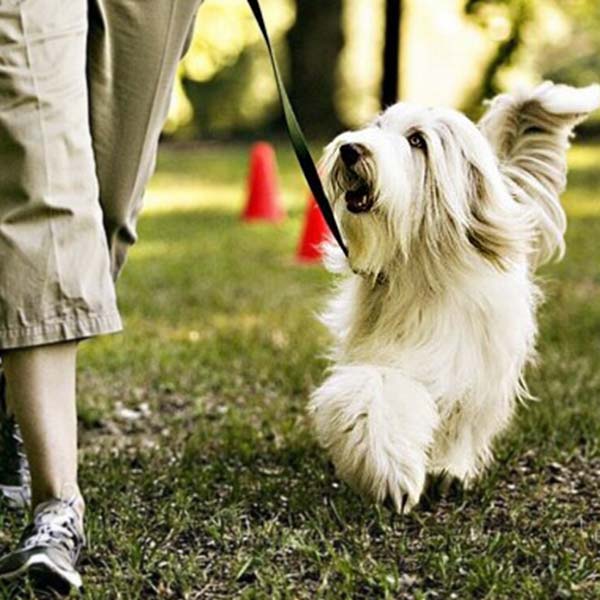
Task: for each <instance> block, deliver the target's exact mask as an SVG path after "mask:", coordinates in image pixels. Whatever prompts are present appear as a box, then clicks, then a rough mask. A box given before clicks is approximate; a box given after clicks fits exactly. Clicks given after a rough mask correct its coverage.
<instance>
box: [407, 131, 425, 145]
mask: <svg viewBox="0 0 600 600" xmlns="http://www.w3.org/2000/svg"><path fill="white" fill-rule="evenodd" d="M408 143H409V144H410V145H411V146H412V147H413V148H425V139H424V138H423V136H422V135H421V134H420V133H412V134H411V135H409V136H408Z"/></svg>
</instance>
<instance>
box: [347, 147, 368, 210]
mask: <svg viewBox="0 0 600 600" xmlns="http://www.w3.org/2000/svg"><path fill="white" fill-rule="evenodd" d="M367 156H368V150H367V149H366V148H365V147H364V146H363V145H361V144H343V145H342V146H340V159H341V161H342V163H343V165H344V167H345V168H346V170H347V172H348V174H349V175H350V188H349V189H348V190H347V191H346V194H345V200H346V207H347V208H348V210H349V211H350V212H351V213H354V214H359V213H364V212H368V211H370V210H371V209H372V208H373V204H374V200H373V195H372V194H371V188H370V186H369V184H368V183H367V181H365V179H363V178H362V177H361V175H360V173H359V167H360V162H361V161H362V160H363V159H365V158H366V157H367Z"/></svg>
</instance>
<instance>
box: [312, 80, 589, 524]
mask: <svg viewBox="0 0 600 600" xmlns="http://www.w3.org/2000/svg"><path fill="white" fill-rule="evenodd" d="M599 104H600V86H597V85H594V86H590V87H587V88H582V89H575V88H571V87H567V86H563V85H554V84H552V83H550V82H547V83H544V84H543V85H540V86H539V87H537V88H536V89H534V90H532V91H529V92H521V93H517V94H515V95H501V96H498V97H497V98H495V99H494V100H493V101H492V102H491V103H490V106H489V109H488V111H487V113H486V114H485V116H484V117H483V119H482V120H481V122H480V123H479V124H478V125H474V124H473V123H472V122H471V121H470V120H469V119H467V118H466V117H465V116H464V115H462V114H460V113H458V112H455V111H453V110H449V109H439V108H433V109H432V108H423V107H420V106H415V105H412V104H407V103H400V104H397V105H395V106H393V107H391V108H390V109H388V110H387V111H385V112H384V113H383V114H382V115H380V116H379V117H377V118H376V119H375V120H374V121H373V122H372V123H371V124H369V125H368V126H367V127H366V128H364V129H361V130H359V131H355V132H347V133H344V134H342V135H340V136H339V137H338V138H336V139H335V140H334V141H333V142H332V143H331V144H330V145H329V146H328V147H327V148H326V151H325V156H324V159H323V162H322V168H323V174H324V176H325V183H326V188H327V191H328V195H329V198H330V199H331V202H332V206H333V209H334V212H335V214H336V217H337V219H338V222H339V223H340V225H341V229H342V233H343V235H344V237H345V239H346V241H347V244H348V248H349V257H348V259H346V258H345V257H344V256H343V254H342V253H341V251H339V250H338V249H337V248H336V247H334V246H333V245H331V246H330V247H328V249H327V254H328V256H327V261H326V262H327V264H328V266H329V268H330V269H331V270H333V271H335V272H342V273H345V274H346V275H345V277H344V278H343V279H342V280H341V283H340V285H339V289H338V291H337V294H336V295H335V296H334V298H333V299H332V301H331V302H330V303H329V305H328V308H327V310H326V312H325V314H324V315H323V321H324V322H325V323H326V325H327V326H328V327H329V329H330V330H331V332H332V334H333V335H334V337H335V344H334V347H333V350H332V359H333V361H334V363H335V364H334V366H333V367H332V369H331V372H330V374H329V376H328V378H327V379H326V381H325V382H324V383H323V384H322V385H321V387H320V388H319V389H317V390H316V392H314V394H313V396H312V399H311V403H310V413H311V415H312V418H313V421H314V424H315V428H316V431H317V435H318V438H319V441H320V443H321V444H322V445H323V446H324V447H325V448H326V449H327V451H328V453H329V455H330V457H331V459H332V460H333V463H334V464H335V467H336V470H337V473H338V474H339V476H340V477H341V478H343V479H345V480H346V481H347V482H348V483H350V484H351V485H352V486H353V487H355V488H357V489H358V490H359V491H361V492H363V493H365V494H367V495H369V496H371V497H373V498H374V499H375V500H377V501H382V500H384V499H386V498H390V499H391V500H392V501H393V503H394V505H395V507H396V509H397V510H398V511H399V512H402V511H406V510H409V509H410V508H411V507H412V506H414V505H415V504H416V503H417V502H418V500H419V497H420V495H421V493H422V490H423V487H424V483H425V478H426V474H428V473H430V474H434V475H435V474H442V475H443V476H445V477H451V478H458V479H459V480H461V481H462V482H463V483H464V484H465V485H468V484H469V483H471V482H472V481H473V480H474V478H476V477H477V476H478V475H479V474H480V473H481V471H482V469H483V468H484V467H485V466H486V464H487V463H489V461H490V459H491V457H492V451H491V447H492V442H493V440H494V438H495V437H496V435H497V434H498V433H499V432H500V431H502V430H503V429H504V428H505V427H506V425H507V424H508V423H509V421H510V418H511V416H512V414H513V412H514V409H515V405H516V403H517V402H518V401H519V400H523V399H525V398H528V397H529V396H528V392H527V388H526V386H525V384H524V382H523V372H524V369H525V367H526V365H527V364H528V363H529V362H531V361H532V360H533V358H534V357H535V350H534V346H535V338H536V314H535V313H536V307H537V305H538V303H539V301H540V298H541V293H540V290H539V289H538V287H537V286H536V283H535V280H534V271H535V269H536V267H537V266H539V265H540V264H542V263H544V262H546V261H548V260H549V259H551V258H552V257H554V256H558V257H560V256H562V254H563V252H564V240H563V234H564V232H565V226H566V220H565V214H564V212H563V209H562V207H561V205H560V201H559V195H560V194H561V192H562V191H563V189H564V187H565V182H566V159H565V155H566V150H567V148H568V146H569V138H570V136H571V134H572V130H573V127H574V126H575V125H576V124H577V123H579V122H580V121H582V120H583V119H584V118H585V117H586V115H587V114H588V113H589V112H590V111H592V110H594V109H596V108H597V107H598V106H599Z"/></svg>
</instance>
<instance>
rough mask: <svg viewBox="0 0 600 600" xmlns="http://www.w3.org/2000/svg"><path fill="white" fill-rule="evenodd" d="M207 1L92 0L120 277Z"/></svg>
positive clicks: (100, 161) (108, 223) (107, 204)
mask: <svg viewBox="0 0 600 600" xmlns="http://www.w3.org/2000/svg"><path fill="white" fill-rule="evenodd" d="M201 2H202V0H153V2H152V6H151V7H149V6H148V5H147V3H145V2H140V1H139V0H91V3H90V30H89V39H88V81H89V90H90V113H91V129H92V140H93V147H94V155H95V159H96V172H97V175H98V181H99V185H100V203H101V205H102V212H103V215H104V227H105V230H106V235H107V239H108V245H109V249H110V255H111V266H112V272H113V277H115V278H116V277H117V275H118V273H119V272H120V270H121V269H122V267H123V264H124V262H125V258H126V254H127V250H128V249H129V248H130V246H131V245H132V244H134V243H135V241H136V237H137V236H136V221H137V217H138V214H139V211H140V209H141V207H142V197H143V194H144V190H145V187H146V184H147V182H148V179H149V178H150V176H151V175H152V172H153V170H154V166H155V159H156V152H157V147H158V140H159V136H160V133H161V130H162V127H163V124H164V121H165V119H166V116H167V111H168V108H169V101H170V99H171V91H172V89H173V82H174V79H175V74H176V71H177V66H178V64H179V61H180V59H181V56H182V54H183V53H184V52H185V50H186V47H187V45H188V43H189V41H190V36H191V32H192V29H193V23H194V19H195V15H196V12H197V10H198V6H199V5H200V4H201Z"/></svg>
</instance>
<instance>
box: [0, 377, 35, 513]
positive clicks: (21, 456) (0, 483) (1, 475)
mask: <svg viewBox="0 0 600 600" xmlns="http://www.w3.org/2000/svg"><path fill="white" fill-rule="evenodd" d="M0 495H2V496H3V497H4V498H5V499H6V500H7V501H8V503H9V505H10V506H12V507H14V508H26V507H28V506H29V504H30V502H31V477H30V474H29V463H28V462H27V457H26V456H25V450H24V448H23V438H22V437H21V430H20V429H19V426H18V425H17V423H16V422H15V419H14V417H12V416H9V415H8V413H7V410H6V379H5V377H4V373H3V372H2V371H1V370H0Z"/></svg>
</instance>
